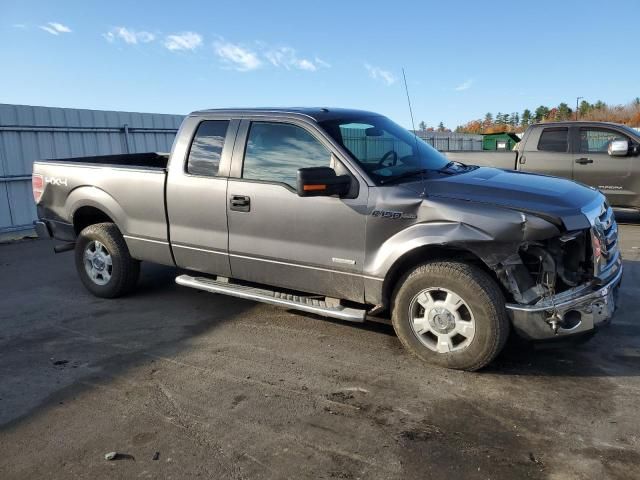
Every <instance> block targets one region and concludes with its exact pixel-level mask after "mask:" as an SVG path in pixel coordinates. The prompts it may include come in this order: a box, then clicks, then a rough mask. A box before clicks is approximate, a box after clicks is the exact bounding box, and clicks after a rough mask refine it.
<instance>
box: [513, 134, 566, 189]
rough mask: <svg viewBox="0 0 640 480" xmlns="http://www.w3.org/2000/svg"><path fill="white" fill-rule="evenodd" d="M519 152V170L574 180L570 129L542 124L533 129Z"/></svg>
mask: <svg viewBox="0 0 640 480" xmlns="http://www.w3.org/2000/svg"><path fill="white" fill-rule="evenodd" d="M523 143H524V145H523V146H522V150H520V151H519V158H518V165H517V168H518V170H522V171H525V172H532V173H540V174H544V175H554V176H556V177H565V178H572V176H573V159H572V155H571V153H570V151H569V148H570V142H569V128H568V127H567V126H562V125H559V126H553V124H548V125H546V124H542V125H536V126H534V127H531V132H530V133H529V134H528V136H527V138H526V139H525V140H524V141H523Z"/></svg>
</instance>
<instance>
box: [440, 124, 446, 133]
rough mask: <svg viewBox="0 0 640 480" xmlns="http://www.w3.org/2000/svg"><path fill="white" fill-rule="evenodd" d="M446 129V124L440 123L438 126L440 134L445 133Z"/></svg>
mask: <svg viewBox="0 0 640 480" xmlns="http://www.w3.org/2000/svg"><path fill="white" fill-rule="evenodd" d="M445 130H446V129H445V128H444V123H442V122H440V123H439V124H438V131H439V132H444V131H445Z"/></svg>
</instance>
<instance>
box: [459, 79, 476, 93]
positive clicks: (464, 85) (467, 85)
mask: <svg viewBox="0 0 640 480" xmlns="http://www.w3.org/2000/svg"><path fill="white" fill-rule="evenodd" d="M471 85H473V80H472V79H469V80H467V81H466V82H464V83H461V84H460V85H458V86H457V87H456V88H455V89H454V90H456V91H457V92H461V91H463V90H468V89H469V88H471Z"/></svg>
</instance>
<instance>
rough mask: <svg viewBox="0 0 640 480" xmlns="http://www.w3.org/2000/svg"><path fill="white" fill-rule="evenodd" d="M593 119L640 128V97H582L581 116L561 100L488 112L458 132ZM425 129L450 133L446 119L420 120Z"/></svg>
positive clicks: (517, 129) (508, 129)
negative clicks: (616, 101) (433, 123)
mask: <svg viewBox="0 0 640 480" xmlns="http://www.w3.org/2000/svg"><path fill="white" fill-rule="evenodd" d="M576 118H578V119H579V120H592V121H602V122H615V123H623V124H625V125H629V126H632V127H640V97H636V98H635V99H634V100H633V101H631V102H629V103H627V104H626V105H607V104H606V103H605V102H603V101H602V100H598V101H597V102H595V103H589V102H588V101H586V100H582V102H580V104H579V105H578V111H577V115H576V112H575V111H574V109H572V108H571V107H570V106H569V105H568V104H567V103H564V102H562V103H560V104H559V105H558V106H555V107H547V106H545V105H540V106H539V107H538V108H536V109H535V110H533V111H532V110H530V109H528V108H525V109H524V110H523V111H522V113H520V112H512V113H503V112H498V113H496V114H495V115H494V114H493V113H491V112H488V113H486V114H485V116H484V118H479V119H477V120H471V121H469V122H467V123H465V124H464V125H459V126H458V127H456V129H455V131H456V132H457V133H473V134H480V133H502V132H522V131H524V130H526V128H527V127H528V126H529V125H531V124H533V123H540V122H561V121H563V120H575V119H576ZM419 128H420V130H422V131H438V132H450V131H451V130H450V129H448V128H447V127H445V126H444V124H443V122H440V124H439V125H438V126H437V127H436V128H433V127H427V125H426V123H425V122H420V126H419Z"/></svg>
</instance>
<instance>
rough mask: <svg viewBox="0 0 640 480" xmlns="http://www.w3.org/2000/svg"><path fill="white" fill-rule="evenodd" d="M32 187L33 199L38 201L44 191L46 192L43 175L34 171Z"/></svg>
mask: <svg viewBox="0 0 640 480" xmlns="http://www.w3.org/2000/svg"><path fill="white" fill-rule="evenodd" d="M31 187H32V189H33V199H34V200H35V201H36V203H38V202H39V201H40V198H41V197H42V192H44V179H43V178H42V175H38V174H37V173H34V174H33V175H32V176H31Z"/></svg>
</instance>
